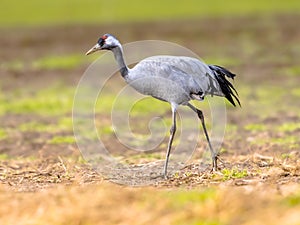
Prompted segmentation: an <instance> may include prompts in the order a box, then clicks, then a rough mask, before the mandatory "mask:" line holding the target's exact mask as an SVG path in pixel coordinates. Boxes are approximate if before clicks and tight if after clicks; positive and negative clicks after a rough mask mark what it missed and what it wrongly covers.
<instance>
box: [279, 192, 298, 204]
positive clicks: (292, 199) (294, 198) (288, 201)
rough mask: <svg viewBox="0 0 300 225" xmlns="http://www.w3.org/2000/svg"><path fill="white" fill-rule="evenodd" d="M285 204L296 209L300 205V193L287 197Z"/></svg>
mask: <svg viewBox="0 0 300 225" xmlns="http://www.w3.org/2000/svg"><path fill="white" fill-rule="evenodd" d="M283 202H284V203H285V204H287V205H288V206H290V207H295V206H299V205H300V193H296V194H293V195H291V196H288V197H286V198H285V199H284V200H283Z"/></svg>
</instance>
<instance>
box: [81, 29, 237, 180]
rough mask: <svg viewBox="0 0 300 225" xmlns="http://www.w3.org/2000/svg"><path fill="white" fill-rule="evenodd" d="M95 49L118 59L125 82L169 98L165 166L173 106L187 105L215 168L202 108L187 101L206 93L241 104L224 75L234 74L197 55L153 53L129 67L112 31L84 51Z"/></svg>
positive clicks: (213, 152) (175, 108) (171, 131)
mask: <svg viewBox="0 0 300 225" xmlns="http://www.w3.org/2000/svg"><path fill="white" fill-rule="evenodd" d="M97 50H111V51H112V52H113V54H114V56H115V59H116V61H117V63H118V66H119V69H120V73H121V75H122V76H123V78H124V79H125V81H126V82H127V83H129V84H130V85H131V86H132V87H133V88H134V89H136V90H137V91H138V92H140V93H142V94H145V95H150V96H153V97H154V98H157V99H160V100H162V101H166V102H169V103H170V104H171V108H172V127H171V129H170V139H169V144H168V149H167V155H166V161H165V166H164V176H165V177H167V166H168V160H169V155H170V152H171V147H172V142H173V138H174V135H175V132H176V110H177V107H178V105H186V106H188V107H189V108H191V109H192V110H193V111H194V112H196V113H197V115H198V117H199V119H200V120H201V124H202V127H203V130H204V133H205V136H206V139H207V141H208V145H209V148H210V151H211V156H212V160H213V169H214V170H216V169H217V159H218V154H217V153H216V152H215V151H214V150H213V148H212V146H211V143H210V140H209V136H208V133H207V130H206V127H205V122H204V116H203V113H202V111H200V110H199V109H197V108H195V107H194V106H193V105H191V104H190V103H189V101H191V100H194V99H196V100H200V101H201V100H203V99H204V97H205V96H206V95H212V96H214V95H215V96H221V97H225V98H227V99H228V101H230V102H231V103H232V104H233V105H234V106H235V105H236V103H235V101H236V102H237V103H238V104H239V105H240V101H239V99H238V95H237V91H236V90H235V88H234V87H233V85H232V84H231V83H230V82H229V81H228V80H227V79H226V77H228V78H232V79H233V78H234V77H235V74H233V73H231V72H230V71H229V70H227V69H225V68H223V67H221V66H217V65H207V64H205V63H204V62H202V61H200V60H199V59H196V58H190V57H183V56H182V57H175V56H153V57H149V58H146V59H144V60H142V61H140V62H139V63H138V64H137V65H136V66H134V67H133V68H131V69H130V68H128V67H127V65H126V63H125V61H124V57H123V50H122V46H121V44H120V42H119V41H118V40H117V39H116V38H115V37H114V36H112V35H110V34H105V35H103V36H102V37H101V38H99V40H98V42H97V44H96V45H95V46H94V47H93V48H91V49H90V50H89V51H88V52H87V53H86V54H87V55H88V54H90V53H92V52H95V51H97Z"/></svg>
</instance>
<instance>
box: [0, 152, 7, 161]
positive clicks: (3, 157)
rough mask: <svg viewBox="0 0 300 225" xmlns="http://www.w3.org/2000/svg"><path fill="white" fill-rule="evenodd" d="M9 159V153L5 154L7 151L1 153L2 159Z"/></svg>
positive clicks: (0, 158) (0, 157)
mask: <svg viewBox="0 0 300 225" xmlns="http://www.w3.org/2000/svg"><path fill="white" fill-rule="evenodd" d="M7 159H9V156H8V155H7V154H5V153H2V154H0V161H1V160H7Z"/></svg>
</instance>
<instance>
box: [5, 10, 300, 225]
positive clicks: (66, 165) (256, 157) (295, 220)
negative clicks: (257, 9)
mask: <svg viewBox="0 0 300 225" xmlns="http://www.w3.org/2000/svg"><path fill="white" fill-rule="evenodd" d="M299 19H300V17H299V16H298V15H280V16H269V17H250V18H249V17H247V18H244V17H241V18H222V19H205V20H191V21H178V22H177V21H176V22H174V21H170V22H161V23H143V24H138V23H137V24H127V25H124V24H119V25H106V26H72V27H47V28H43V27H41V28H30V29H21V28H20V29H12V30H11V29H5V30H3V29H2V30H0V43H1V52H0V59H1V61H3V62H11V61H13V60H16V59H18V60H22V61H23V62H25V67H24V68H22V70H18V69H15V68H7V67H4V66H2V67H0V73H1V89H2V92H3V93H4V94H7V95H9V94H10V93H12V92H18V90H28V93H29V94H30V93H34V92H36V91H38V90H42V89H43V88H46V87H48V86H50V85H51V84H55V83H56V82H57V81H59V82H61V83H63V84H65V85H67V86H73V87H75V86H76V84H77V82H78V81H79V79H80V77H81V75H82V74H83V72H84V70H85V69H86V67H87V65H81V66H78V67H76V68H72V69H49V70H40V69H36V68H32V67H31V66H30V63H31V62H32V61H34V60H36V59H39V58H42V57H45V56H47V55H56V54H58V55H67V54H74V53H78V52H79V53H84V52H85V51H86V50H87V49H89V47H90V46H91V45H92V44H93V43H94V42H95V41H96V39H97V37H98V36H99V35H101V34H102V33H114V34H115V35H116V36H118V37H120V38H121V39H122V42H124V43H125V42H130V41H136V40H143V39H161V40H168V41H174V42H177V43H179V44H182V45H184V46H186V47H188V48H190V49H192V50H193V51H194V52H196V53H198V54H199V55H200V56H202V57H203V58H204V59H205V58H208V59H211V61H209V63H213V59H218V60H220V59H222V58H226V56H230V58H231V59H236V60H237V61H234V62H231V61H226V60H225V61H224V62H225V64H228V65H229V67H230V69H231V70H233V71H235V72H236V73H237V74H238V76H237V78H236V81H235V84H236V85H237V89H238V90H241V93H240V95H241V99H242V105H243V107H242V108H241V109H232V108H229V109H228V114H227V115H228V123H229V124H230V125H232V126H230V127H229V128H230V129H229V128H228V129H227V133H226V136H225V140H224V143H223V145H222V146H223V151H222V155H221V158H222V159H223V160H224V161H225V164H221V165H220V167H221V171H223V172H216V173H211V172H210V171H209V169H206V170H199V168H198V167H199V163H198V162H197V161H194V162H191V163H190V164H189V165H187V166H186V167H184V168H183V169H182V170H180V171H178V172H177V173H176V174H174V175H172V176H171V177H170V178H169V179H168V180H157V182H154V183H153V184H152V185H151V186H150V187H140V188H131V187H123V186H118V185H116V184H111V183H109V182H108V181H107V180H106V179H105V178H104V177H103V176H101V174H98V173H97V172H95V171H94V170H93V169H92V168H91V167H89V166H88V165H87V164H85V163H84V162H83V161H82V160H81V156H80V153H79V150H78V149H77V146H76V144H66V143H62V144H51V143H49V140H50V139H51V138H52V137H53V136H54V134H53V133H48V132H34V131H32V132H30V131H21V130H19V126H20V124H23V123H25V122H30V121H39V122H43V123H45V124H51V123H55V122H57V120H58V119H59V116H53V117H52V116H41V115H33V114H25V113H24V114H22V113H19V114H15V113H6V114H4V115H2V116H1V117H0V121H1V127H2V128H5V129H8V130H10V131H11V132H10V136H9V137H8V138H3V139H0V154H1V155H3V158H1V159H0V199H1V202H2V204H1V205H2V206H0V221H1V222H0V223H1V224H299V221H300V214H299V209H300V197H299V196H300V186H299V183H300V164H299V155H300V151H299V150H300V149H299V148H300V140H299V135H300V127H297V126H293V124H299V121H300V113H299V111H298V110H299V106H300V102H299V101H298V100H299V93H300V92H297V90H299V82H300V75H299V65H298V64H299V57H300V48H299V41H300V29H299V24H298V21H299ZM295 71H296V72H295ZM297 71H298V72H297ZM258 89H264V90H265V92H264V93H260V92H259V91H257V90H258ZM278 92H282V94H281V95H280V96H279V97H278ZM22 93H23V92H22ZM242 94H245V96H243V95H242ZM11 100H12V101H13V99H11ZM67 115H69V116H70V115H71V109H70V112H69V114H67ZM64 116H66V115H64ZM253 124H254V125H253ZM286 124H287V125H286ZM289 126H292V128H291V127H289ZM232 127H233V128H232ZM58 133H59V134H60V135H72V131H62V132H58ZM56 135H57V133H56ZM291 137H293V138H291ZM108 144H110V145H111V146H117V145H116V144H115V143H108ZM204 147H205V146H204V145H203V144H201V143H199V149H198V150H199V153H201V149H202V150H203V148H204ZM4 156H5V157H4ZM143 160H147V157H146V156H145V159H143V158H140V159H138V160H137V163H139V162H140V161H143ZM159 169H160V168H159ZM222 169H223V170H222ZM224 169H227V170H225V171H224ZM226 171H227V172H226ZM132 179H134V178H132ZM186 190H188V191H191V192H192V193H194V192H196V194H197V195H199V196H203V195H205V193H206V192H207V191H208V192H209V191H211V190H212V192H213V193H214V194H213V195H212V197H208V198H206V197H203V199H201V197H199V198H197V199H196V201H195V199H194V198H191V199H189V198H188V199H187V200H186V199H185V200H183V199H179V200H178V201H174V200H172V198H173V197H174V199H176V196H180V195H181V194H182V191H186ZM172 193H173V194H172ZM203 193H204V194H203ZM209 193H210V192H209ZM208 195H209V194H208ZM170 196H171V197H170ZM201 221H202V222H201Z"/></svg>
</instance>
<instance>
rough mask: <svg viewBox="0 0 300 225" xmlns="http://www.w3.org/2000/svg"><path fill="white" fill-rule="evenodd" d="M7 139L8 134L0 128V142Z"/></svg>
mask: <svg viewBox="0 0 300 225" xmlns="http://www.w3.org/2000/svg"><path fill="white" fill-rule="evenodd" d="M6 137H7V132H6V131H5V130H4V129H2V128H0V140H1V139H5V138H6Z"/></svg>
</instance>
